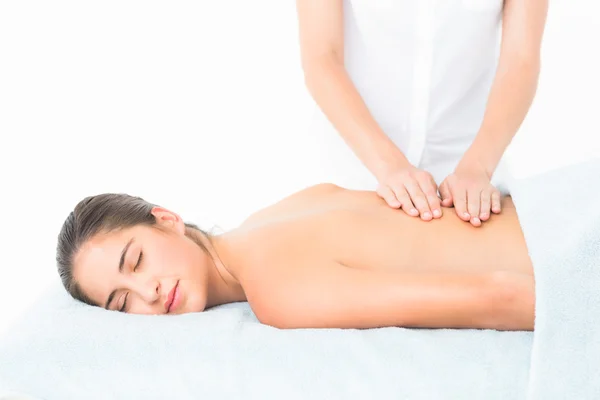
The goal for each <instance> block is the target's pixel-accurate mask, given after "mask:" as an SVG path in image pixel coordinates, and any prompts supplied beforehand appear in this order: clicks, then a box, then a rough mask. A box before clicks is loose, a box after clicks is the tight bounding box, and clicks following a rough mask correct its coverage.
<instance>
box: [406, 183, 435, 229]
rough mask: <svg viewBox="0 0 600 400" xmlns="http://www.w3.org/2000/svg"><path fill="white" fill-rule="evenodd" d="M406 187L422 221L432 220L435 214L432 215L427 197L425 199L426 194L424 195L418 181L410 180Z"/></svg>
mask: <svg viewBox="0 0 600 400" xmlns="http://www.w3.org/2000/svg"><path fill="white" fill-rule="evenodd" d="M404 186H405V187H406V191H407V192H408V194H409V195H410V199H411V200H412V202H413V204H414V205H415V207H417V210H419V215H420V216H421V219H423V220H425V221H429V220H431V218H433V214H431V209H430V208H429V203H428V202H427V197H425V193H423V190H422V189H421V186H419V183H418V181H417V180H416V179H409V180H408V181H406V182H405V183H404Z"/></svg>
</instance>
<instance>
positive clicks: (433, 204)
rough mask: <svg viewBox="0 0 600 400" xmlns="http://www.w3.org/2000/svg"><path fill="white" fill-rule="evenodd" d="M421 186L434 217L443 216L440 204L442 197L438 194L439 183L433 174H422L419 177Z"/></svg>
mask: <svg viewBox="0 0 600 400" xmlns="http://www.w3.org/2000/svg"><path fill="white" fill-rule="evenodd" d="M419 186H420V187H421V190H422V191H423V193H424V194H425V197H426V199H427V203H428V204H429V208H430V209H431V213H432V215H433V218H440V217H441V216H442V207H441V205H440V198H439V197H438V196H437V185H436V184H435V181H434V180H433V176H431V175H430V174H429V173H425V174H424V175H422V176H421V177H420V178H419Z"/></svg>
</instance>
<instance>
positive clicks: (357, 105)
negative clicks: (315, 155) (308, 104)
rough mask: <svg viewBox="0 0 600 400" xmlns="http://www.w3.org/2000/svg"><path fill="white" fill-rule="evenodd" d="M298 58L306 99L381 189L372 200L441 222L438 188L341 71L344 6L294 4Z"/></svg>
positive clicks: (302, 0) (311, 1)
mask: <svg viewBox="0 0 600 400" xmlns="http://www.w3.org/2000/svg"><path fill="white" fill-rule="evenodd" d="M296 4H297V10H298V26H299V31H300V53H301V59H302V68H303V70H304V79H305V82H306V86H307V88H308V91H309V92H310V94H311V96H312V97H313V99H314V100H315V102H316V103H317V105H318V106H319V107H320V108H321V110H322V111H323V113H324V114H325V115H326V116H327V118H328V119H329V121H330V122H331V123H332V124H333V126H334V127H335V128H336V130H337V131H338V132H339V133H340V135H341V136H342V138H343V139H344V141H345V142H346V143H347V144H348V146H350V148H351V149H352V151H353V152H354V154H355V155H356V156H357V157H358V159H359V160H360V161H361V162H362V163H363V164H364V165H365V166H366V167H367V169H368V170H369V171H371V173H372V174H373V175H374V176H375V178H376V179H377V181H378V182H379V184H380V187H379V188H378V190H377V194H378V195H379V196H380V197H382V198H383V199H384V200H385V201H386V202H387V204H388V205H389V206H390V207H393V208H399V207H401V208H402V209H403V211H404V212H406V213H407V214H408V215H411V216H415V217H416V216H419V215H420V216H421V217H422V218H423V219H424V220H431V219H432V218H440V217H441V216H442V210H441V206H440V201H439V198H438V196H437V185H436V183H435V181H434V179H433V177H432V176H431V174H430V173H429V172H427V171H422V170H419V169H417V168H415V167H413V166H412V165H411V164H410V162H409V161H408V159H407V158H406V156H405V155H404V154H403V153H402V151H401V150H400V149H399V148H398V147H397V146H396V145H395V144H394V142H393V141H392V140H391V139H390V138H389V137H388V136H387V135H386V134H385V132H383V130H382V129H381V127H380V126H379V124H378V123H377V122H376V121H375V118H374V117H373V116H372V115H371V113H370V111H369V109H368V108H367V105H366V104H365V102H364V101H363V99H362V97H361V96H360V94H359V93H358V90H357V89H356V87H355V86H354V83H352V81H351V79H350V77H349V76H348V73H347V71H346V68H345V67H344V18H343V11H344V10H343V0H297V1H296Z"/></svg>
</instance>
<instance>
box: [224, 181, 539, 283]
mask: <svg viewBox="0 0 600 400" xmlns="http://www.w3.org/2000/svg"><path fill="white" fill-rule="evenodd" d="M502 207H503V208H502V213H501V214H499V215H492V217H491V218H490V220H488V221H487V222H485V223H484V224H483V226H481V227H477V228H476V227H473V226H471V225H470V224H469V223H466V222H464V221H461V220H460V219H459V218H458V217H457V216H456V213H455V212H454V209H452V208H444V209H443V212H444V215H443V217H442V218H440V219H437V220H432V221H428V222H425V221H422V220H420V219H419V218H415V217H409V216H407V215H406V214H405V213H404V212H402V211H401V210H395V209H392V208H390V207H389V206H388V205H387V204H386V203H385V202H384V201H383V200H382V199H381V198H379V196H377V194H376V193H374V192H370V191H355V190H347V189H343V188H340V187H338V186H335V185H331V184H321V185H316V186H312V187H310V188H307V189H305V190H302V191H300V192H297V193H295V194H293V195H291V196H289V197H287V198H285V199H283V200H281V201H280V202H278V203H276V204H274V205H272V206H270V207H267V208H265V209H263V210H261V211H259V212H257V213H255V214H254V215H252V216H251V217H250V218H249V219H248V220H247V221H246V222H244V224H242V226H240V228H238V229H237V230H236V233H239V234H240V235H242V236H244V237H245V238H246V240H245V242H246V243H247V246H246V248H247V254H245V255H244V257H243V260H244V262H243V263H242V264H241V265H240V268H246V267H247V268H253V266H252V265H251V264H253V263H260V264H261V265H262V266H265V265H273V266H279V267H282V266H284V265H285V266H288V267H289V266H292V265H293V266H296V267H298V268H310V266H311V265H321V264H323V263H324V262H330V261H331V262H336V263H339V264H342V265H344V266H346V267H351V268H359V269H373V270H388V271H411V272H419V271H421V272H434V271H435V272H453V271H456V272H459V271H460V272H481V271H484V270H490V271H514V272H521V273H525V274H528V275H532V274H533V272H532V266H531V261H530V259H529V256H528V252H527V248H526V245H525V240H524V237H523V233H522V231H521V228H520V226H519V221H518V218H517V214H516V210H515V208H514V205H513V203H512V200H511V199H510V197H506V198H504V199H503V201H502Z"/></svg>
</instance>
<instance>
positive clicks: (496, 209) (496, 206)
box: [492, 189, 502, 214]
mask: <svg viewBox="0 0 600 400" xmlns="http://www.w3.org/2000/svg"><path fill="white" fill-rule="evenodd" d="M500 211H502V206H501V202H500V192H499V191H498V189H494V191H493V192H492V212H493V213H496V214H500Z"/></svg>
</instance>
